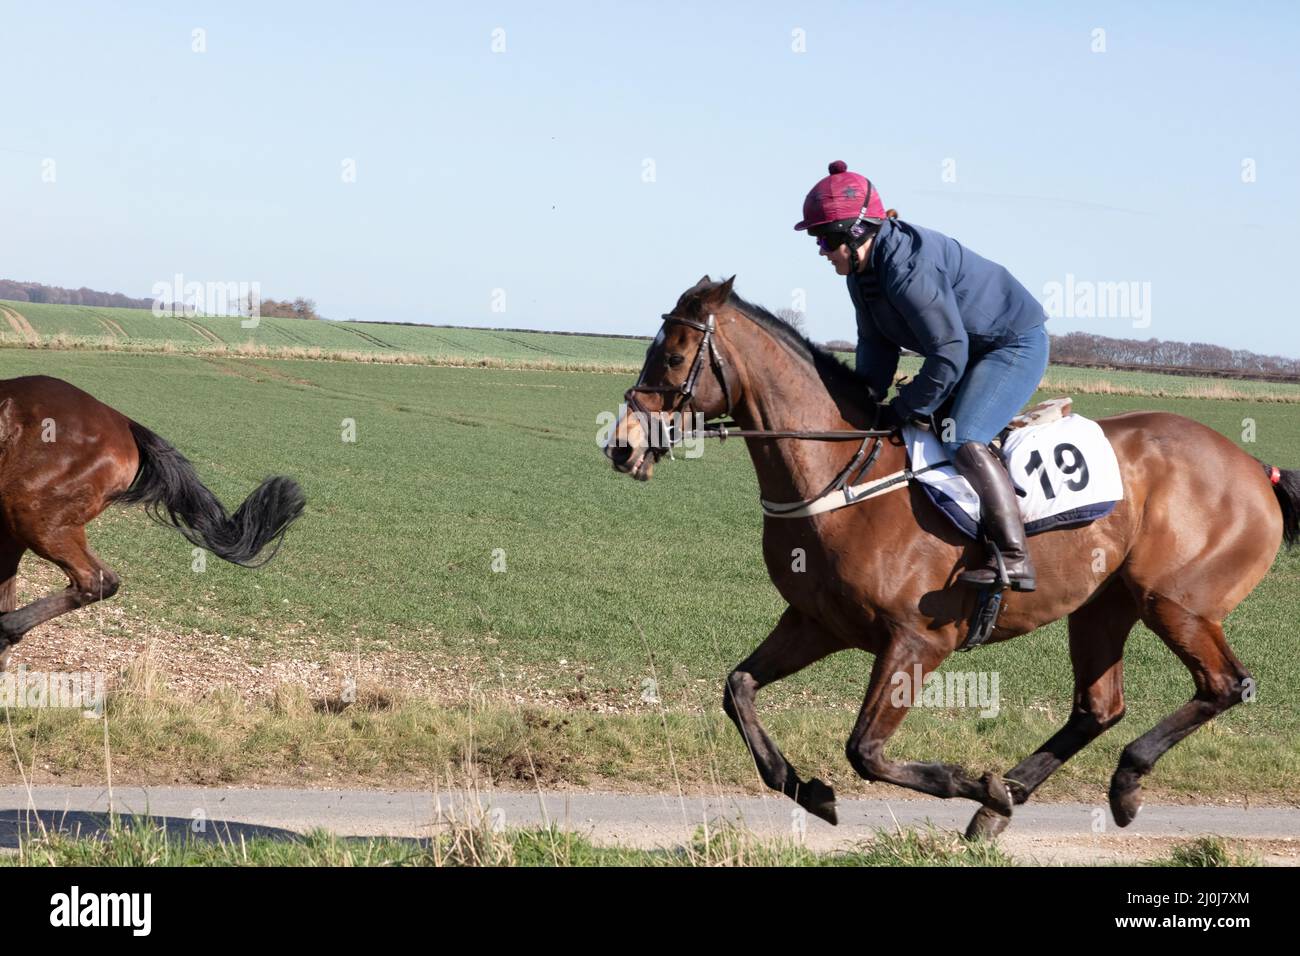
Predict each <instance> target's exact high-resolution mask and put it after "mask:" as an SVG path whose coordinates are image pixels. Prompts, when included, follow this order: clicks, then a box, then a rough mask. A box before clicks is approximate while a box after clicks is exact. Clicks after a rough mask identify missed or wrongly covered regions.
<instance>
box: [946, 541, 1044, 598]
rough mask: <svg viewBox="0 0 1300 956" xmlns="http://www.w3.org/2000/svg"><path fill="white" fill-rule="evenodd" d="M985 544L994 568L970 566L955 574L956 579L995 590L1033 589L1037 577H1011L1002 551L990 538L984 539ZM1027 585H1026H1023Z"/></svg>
mask: <svg viewBox="0 0 1300 956" xmlns="http://www.w3.org/2000/svg"><path fill="white" fill-rule="evenodd" d="M984 544H985V546H986V547H987V548H988V550H989V554H990V555H991V556H992V558H993V562H994V564H996V565H997V568H996V570H995V569H993V568H989V567H982V568H971V569H970V570H968V571H963V572H962V573H961V574H959V575H957V580H958V581H960V582H961V583H962V584H972V585H974V586H975V587H981V588H993V589H995V590H997V591H1005V590H1007V589H1008V588H1009V589H1010V590H1012V591H1033V590H1035V589H1036V587H1037V585H1038V581H1037V578H1034V577H1027V578H1012V577H1011V576H1010V575H1009V574H1007V563H1006V561H1005V560H1004V559H1003V557H1002V551H1001V549H1000V548H998V546H997V545H996V544H994V543H993V541H992V540H990V539H985V542H984ZM1026 584H1027V585H1028V587H1026V586H1025V585H1026Z"/></svg>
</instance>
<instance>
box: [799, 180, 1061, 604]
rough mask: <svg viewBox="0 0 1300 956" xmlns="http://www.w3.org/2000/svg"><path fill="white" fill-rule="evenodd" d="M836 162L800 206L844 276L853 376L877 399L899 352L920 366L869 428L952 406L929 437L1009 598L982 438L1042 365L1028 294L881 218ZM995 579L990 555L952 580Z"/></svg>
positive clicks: (937, 241) (1020, 564)
mask: <svg viewBox="0 0 1300 956" xmlns="http://www.w3.org/2000/svg"><path fill="white" fill-rule="evenodd" d="M847 170H848V167H847V166H846V165H845V164H844V163H843V162H839V161H836V162H834V163H831V164H830V175H829V176H827V177H826V178H824V179H822V180H821V181H820V182H819V183H817V185H816V186H814V187H813V188H812V191H811V192H810V193H808V197H807V198H806V199H805V200H804V203H803V219H802V220H801V221H800V222H799V223H798V224H796V225H795V229H800V230H803V229H806V230H808V232H809V234H810V235H812V236H813V238H815V239H816V240H817V245H818V247H819V248H820V250H821V254H822V255H823V256H825V257H826V259H827V260H828V261H829V262H830V263H831V265H832V266H834V267H835V271H836V273H837V274H839V275H842V276H846V277H847V279H848V286H849V297H850V298H851V299H852V300H853V306H854V308H855V310H856V311H857V323H858V349H857V369H858V373H859V374H860V375H861V376H862V377H863V379H864V380H865V381H866V384H867V387H868V390H869V391H870V392H871V397H872V398H873V399H874V400H875V401H877V402H883V400H884V398H885V395H886V393H887V392H888V391H889V387H890V385H891V384H893V380H894V374H895V372H897V370H898V359H899V350H900V349H903V348H905V349H909V350H910V351H912V352H916V353H918V354H919V355H921V356H922V357H923V359H924V361H923V363H922V365H921V370H920V371H919V372H917V374H916V375H915V376H914V377H913V378H912V380H911V381H910V382H908V383H907V384H906V385H903V386H902V387H901V388H899V390H898V394H897V396H896V397H895V398H894V399H893V400H892V401H891V402H890V403H889V404H888V405H881V406H879V410H880V417H879V418H878V420H877V427H889V426H891V425H897V424H901V423H903V422H918V423H924V424H927V425H932V424H934V423H933V420H932V416H933V414H934V413H935V411H936V410H937V409H938V408H939V406H940V405H942V404H943V403H944V402H945V401H947V400H948V399H952V411H951V418H950V419H946V420H945V421H944V422H940V423H937V424H938V426H939V427H938V431H937V434H938V435H939V436H940V438H941V440H942V441H943V446H944V448H945V449H946V450H947V452H948V453H949V455H950V457H951V459H952V462H953V464H954V465H955V466H956V468H957V471H958V472H960V473H961V474H962V475H963V476H964V477H965V478H966V480H967V481H969V482H970V484H971V487H972V488H973V489H974V490H975V493H976V494H977V495H979V499H980V514H981V518H982V520H981V524H982V525H983V527H984V533H985V535H986V536H987V537H988V539H989V540H990V541H991V542H992V543H993V545H995V546H996V548H997V550H998V551H1000V552H1001V556H1002V560H1003V564H1004V567H1005V569H1006V575H1007V580H1008V582H1009V584H1010V586H1011V588H1012V589H1013V590H1017V591H1032V590H1034V586H1035V582H1034V566H1033V562H1032V561H1031V560H1030V558H1029V551H1028V549H1027V548H1026V546H1025V529H1024V525H1023V523H1022V522H1021V518H1020V508H1019V506H1018V505H1017V503H1016V493H1015V490H1014V489H1013V487H1012V485H1011V479H1010V476H1009V475H1008V473H1007V470H1006V467H1005V466H1004V465H1003V464H1002V462H1001V461H999V460H998V458H997V457H996V456H995V455H994V454H993V452H992V451H991V450H990V448H989V442H990V441H992V440H993V438H994V437H995V436H996V435H997V434H998V432H1000V431H1002V429H1003V428H1005V427H1006V426H1007V424H1008V423H1009V422H1010V421H1011V419H1012V418H1013V417H1014V416H1015V415H1016V414H1017V413H1018V412H1019V411H1020V409H1021V408H1022V407H1024V405H1025V404H1026V403H1027V402H1028V401H1029V399H1030V398H1031V397H1032V396H1033V394H1034V391H1035V390H1036V389H1037V388H1038V384H1039V382H1040V380H1041V379H1042V377H1043V372H1044V371H1045V370H1046V369H1047V352H1048V338H1047V330H1046V329H1044V328H1043V323H1044V322H1045V321H1046V315H1045V314H1044V312H1043V307H1042V306H1041V305H1040V304H1039V303H1038V302H1037V300H1035V299H1034V297H1033V296H1032V295H1030V293H1029V290H1027V289H1026V288H1025V287H1024V286H1022V285H1021V284H1020V283H1019V282H1017V281H1016V279H1015V278H1014V277H1013V276H1012V275H1011V273H1010V272H1008V271H1007V270H1006V269H1004V268H1003V267H1002V266H1000V265H998V264H997V263H994V262H990V261H989V260H988V259H985V258H982V257H981V256H978V255H976V254H975V253H974V252H972V251H971V250H969V249H967V248H965V247H964V246H962V245H960V244H959V243H958V242H957V241H956V240H955V239H950V238H949V237H948V236H945V235H943V234H942V233H938V232H935V231H934V230H933V229H925V228H922V227H921V226H916V225H913V224H911V223H908V222H903V221H902V220H899V219H897V218H895V217H896V216H897V214H896V213H894V212H893V211H892V210H890V212H889V213H886V212H885V208H884V204H883V203H882V202H881V199H880V195H879V193H877V192H876V191H875V188H874V187H873V186H872V184H871V182H870V181H869V180H867V179H866V178H865V177H864V176H859V175H858V174H857V173H853V172H848V171H847ZM959 580H961V581H964V582H967V583H972V584H984V585H988V584H994V583H996V582H997V581H998V580H999V574H998V564H997V558H996V556H995V555H994V554H993V553H992V552H990V553H989V559H988V562H987V565H986V566H985V567H982V568H977V569H974V570H971V571H966V572H964V573H963V574H961V575H960V576H959Z"/></svg>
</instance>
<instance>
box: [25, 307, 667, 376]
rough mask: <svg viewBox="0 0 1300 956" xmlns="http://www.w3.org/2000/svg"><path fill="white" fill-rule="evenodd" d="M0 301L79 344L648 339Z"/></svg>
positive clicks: (295, 345)
mask: <svg viewBox="0 0 1300 956" xmlns="http://www.w3.org/2000/svg"><path fill="white" fill-rule="evenodd" d="M0 307H3V308H5V309H9V310H12V311H14V312H17V313H19V314H20V315H22V316H23V317H25V318H26V319H27V321H28V322H30V323H31V327H32V329H34V330H35V331H36V332H37V333H38V334H39V335H42V336H50V337H56V336H63V337H66V338H68V339H72V340H74V341H80V342H83V343H85V344H91V343H94V344H97V345H100V346H104V345H113V346H116V347H119V348H131V347H135V346H147V345H152V346H158V345H162V344H164V343H167V344H170V345H172V346H174V347H176V348H177V349H178V350H182V351H183V350H185V349H187V348H205V347H212V346H223V345H224V346H228V347H232V348H234V347H239V346H243V345H252V346H262V347H265V348H271V349H321V350H325V351H332V352H363V353H370V352H373V353H378V354H397V353H411V354H415V355H426V356H441V357H444V358H453V357H460V358H463V359H465V360H467V361H474V360H478V359H483V358H494V359H500V360H503V361H540V360H545V361H552V362H572V363H592V364H615V365H629V364H632V365H639V364H640V362H641V359H642V358H643V357H644V356H645V348H646V344H647V342H645V341H639V340H635V339H618V338H605V337H601V336H594V335H559V334H556V333H552V332H507V331H494V330H489V329H456V328H435V327H433V326H409V325H382V324H377V323H371V322H330V321H307V320H303V319H275V318H261V319H259V320H258V326H257V328H254V329H245V328H243V327H241V325H240V320H239V319H237V318H226V317H211V316H192V317H183V318H180V317H178V318H159V317H157V316H155V315H154V314H153V313H152V312H149V311H147V310H144V309H109V308H94V307H90V306H79V305H44V304H37V303H32V302H6V301H0ZM0 335H2V336H3V338H4V340H5V341H7V342H9V343H11V344H16V343H18V342H20V341H22V339H21V336H19V335H18V334H17V333H16V332H15V330H14V329H13V328H11V326H10V324H9V323H8V322H5V321H0Z"/></svg>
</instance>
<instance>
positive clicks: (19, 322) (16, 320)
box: [0, 306, 41, 342]
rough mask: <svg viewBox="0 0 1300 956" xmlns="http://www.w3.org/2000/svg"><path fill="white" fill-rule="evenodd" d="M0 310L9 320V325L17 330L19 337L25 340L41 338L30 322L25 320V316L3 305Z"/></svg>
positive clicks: (36, 340) (35, 340) (34, 340)
mask: <svg viewBox="0 0 1300 956" xmlns="http://www.w3.org/2000/svg"><path fill="white" fill-rule="evenodd" d="M0 312H3V313H4V316H5V318H6V319H7V320H8V321H9V327H10V328H11V329H13V330H14V331H15V332H17V333H18V336H19V337H20V338H21V339H23V340H24V341H26V342H39V341H40V340H41V337H40V335H39V334H38V333H37V331H36V330H35V329H34V328H32V324H31V323H30V322H28V321H27V316H25V315H23V314H21V313H19V312H15V311H14V310H13V309H10V308H6V307H4V306H0Z"/></svg>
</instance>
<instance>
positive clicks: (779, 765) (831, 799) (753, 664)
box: [722, 607, 844, 823]
mask: <svg viewBox="0 0 1300 956" xmlns="http://www.w3.org/2000/svg"><path fill="white" fill-rule="evenodd" d="M843 648H844V645H843V644H841V643H839V642H838V641H835V640H834V639H833V638H832V637H831V636H830V635H829V634H828V633H827V631H826V629H825V628H823V627H822V626H821V625H819V624H816V623H815V622H813V621H810V620H809V619H808V618H807V616H805V615H804V614H803V613H802V612H800V611H797V610H795V609H794V608H792V607H790V608H786V610H785V613H784V614H782V615H781V620H780V621H778V622H777V625H776V627H775V628H773V629H772V633H771V634H769V635H768V636H767V638H766V639H765V640H764V641H763V643H762V644H760V645H759V646H758V647H757V648H756V649H755V650H754V653H752V654H750V655H749V656H748V657H747V658H745V659H744V660H743V661H741V662H740V663H739V664H737V665H736V669H735V670H733V671H732V672H731V674H730V675H729V676H728V677H727V686H726V690H725V691H724V692H723V695H722V708H723V710H725V711H726V712H727V716H728V717H730V718H731V720H732V722H733V723H735V725H736V728H737V729H738V730H739V731H740V736H741V737H743V738H744V740H745V744H746V745H747V746H748V747H749V752H750V754H751V755H752V756H753V758H754V763H755V764H756V765H757V767H758V772H759V775H760V776H761V777H762V778H763V782H764V783H765V784H767V785H768V786H769V787H771V788H772V789H773V790H779V791H781V792H782V793H784V794H785V795H786V796H787V797H790V798H791V799H792V800H794V801H795V803H797V804H799V806H801V807H803V808H804V809H805V810H807V811H808V812H809V813H811V814H813V815H814V816H817V817H821V818H822V819H823V820H825V821H826V822H827V823H835V822H837V821H836V815H835V793H834V791H833V790H831V788H830V787H828V786H827V785H826V784H824V783H822V782H821V781H820V780H817V779H813V780H807V781H804V780H801V779H799V774H798V773H796V772H795V769H794V767H792V766H791V765H790V762H789V761H788V760H786V759H785V757H784V755H782V753H781V751H780V750H779V749H777V746H776V744H774V743H772V738H770V737H769V736H768V735H767V732H766V731H765V730H763V726H762V725H761V724H760V723H759V722H758V715H757V713H755V710H754V698H755V696H756V695H757V693H758V690H759V688H761V687H765V686H766V685H768V684H771V683H773V682H774V681H778V680H780V679H781V678H783V677H789V676H790V675H791V674H793V673H795V672H796V671H799V670H802V669H803V668H805V667H807V666H808V665H809V664H812V663H814V662H815V661H819V660H821V659H822V658H823V657H825V656H826V655H827V654H830V653H831V652H833V651H838V650H842V649H843Z"/></svg>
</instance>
